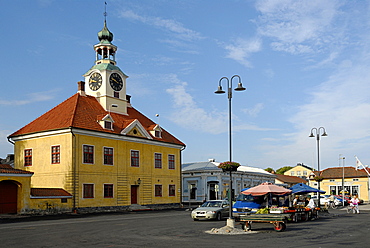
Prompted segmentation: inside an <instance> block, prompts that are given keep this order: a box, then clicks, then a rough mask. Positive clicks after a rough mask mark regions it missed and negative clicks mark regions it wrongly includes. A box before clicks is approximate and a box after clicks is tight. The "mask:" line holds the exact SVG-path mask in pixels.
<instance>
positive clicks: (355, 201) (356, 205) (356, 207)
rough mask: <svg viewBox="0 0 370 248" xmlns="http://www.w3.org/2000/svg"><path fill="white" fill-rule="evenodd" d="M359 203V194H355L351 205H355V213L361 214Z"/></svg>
mask: <svg viewBox="0 0 370 248" xmlns="http://www.w3.org/2000/svg"><path fill="white" fill-rule="evenodd" d="M359 203H360V200H359V199H358V198H357V195H354V196H353V197H352V198H351V205H353V206H354V208H355V211H354V213H357V214H359V213H360V208H359V207H358V205H359Z"/></svg>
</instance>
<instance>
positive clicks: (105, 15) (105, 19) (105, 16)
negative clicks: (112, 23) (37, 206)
mask: <svg viewBox="0 0 370 248" xmlns="http://www.w3.org/2000/svg"><path fill="white" fill-rule="evenodd" d="M104 3H105V6H104V21H107V2H104Z"/></svg>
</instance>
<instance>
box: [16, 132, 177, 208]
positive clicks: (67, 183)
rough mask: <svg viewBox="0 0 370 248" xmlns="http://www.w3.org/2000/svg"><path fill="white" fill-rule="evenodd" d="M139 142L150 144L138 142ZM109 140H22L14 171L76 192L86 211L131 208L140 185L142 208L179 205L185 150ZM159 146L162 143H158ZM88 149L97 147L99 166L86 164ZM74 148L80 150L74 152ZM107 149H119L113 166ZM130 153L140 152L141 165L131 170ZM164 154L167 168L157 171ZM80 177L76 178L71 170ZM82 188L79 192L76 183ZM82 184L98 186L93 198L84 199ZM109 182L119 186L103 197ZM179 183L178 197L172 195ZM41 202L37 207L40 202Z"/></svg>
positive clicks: (39, 185) (44, 184)
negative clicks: (28, 162)
mask: <svg viewBox="0 0 370 248" xmlns="http://www.w3.org/2000/svg"><path fill="white" fill-rule="evenodd" d="M138 140H139V142H141V141H146V140H145V139H140V138H139V139H138ZM139 142H129V141H122V140H117V139H108V138H103V137H101V136H89V135H82V134H74V135H72V134H71V133H68V134H59V135H53V136H45V137H41V138H34V139H26V140H20V141H17V142H16V143H15V167H16V168H17V169H23V170H28V171H32V172H34V175H33V177H32V181H31V187H34V188H63V189H65V190H67V191H68V192H69V193H71V194H75V196H76V198H75V203H74V204H73V205H75V206H76V207H77V208H81V207H104V206H126V205H130V204H131V192H130V191H131V185H138V179H139V178H140V180H141V183H140V185H138V204H141V205H148V204H169V203H180V201H181V200H180V193H179V189H180V185H181V177H180V175H181V163H180V149H179V148H172V147H166V146H161V143H159V142H158V143H156V144H147V143H143V142H142V143H139ZM157 144H158V145H157ZM53 145H60V148H61V162H60V164H52V163H51V146H53ZM83 145H93V146H94V164H84V163H83V150H82V149H83ZM72 147H75V149H72ZM103 147H112V148H113V149H114V165H113V166H112V165H104V160H103V159H104V156H103V154H104V152H103ZM24 149H32V160H33V161H32V166H24ZM131 150H138V151H139V152H140V166H139V167H131ZM156 152H157V153H162V169H156V168H154V153H156ZM169 154H173V155H175V169H174V170H170V169H168V155H169ZM74 163H75V164H76V167H75V170H76V174H77V175H78V176H77V177H76V178H75V180H73V177H72V174H73V173H72V172H73V169H74V167H73V166H72V164H74ZM74 181H75V183H76V185H77V187H76V188H75V189H76V191H75V190H74V187H73V182H74ZM83 184H94V198H91V199H87V198H83ZM104 184H113V185H114V190H113V192H114V197H113V198H104V186H103V185H104ZM155 184H160V185H162V197H155V196H154V187H155ZM170 184H174V185H175V188H176V190H175V191H176V195H175V196H169V192H168V191H169V190H168V188H169V185H170ZM35 204H36V203H35ZM35 204H34V205H33V206H36V205H37V204H36V205H35Z"/></svg>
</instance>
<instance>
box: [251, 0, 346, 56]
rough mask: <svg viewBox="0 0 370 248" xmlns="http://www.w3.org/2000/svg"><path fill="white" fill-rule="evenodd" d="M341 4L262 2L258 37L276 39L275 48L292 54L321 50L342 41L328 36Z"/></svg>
mask: <svg viewBox="0 0 370 248" xmlns="http://www.w3.org/2000/svg"><path fill="white" fill-rule="evenodd" d="M340 6H341V3H340V2H338V1H321V0H312V1H306V0H280V1H279V0H261V1H257V2H256V9H257V10H258V11H259V12H260V13H261V15H260V17H259V19H258V21H257V24H258V34H259V35H261V36H267V37H270V38H272V39H273V41H272V42H271V47H272V48H273V49H274V50H277V51H285V52H288V53H292V54H299V53H308V52H312V51H314V50H319V49H320V48H321V47H322V44H324V43H326V44H328V43H330V42H333V41H334V40H337V39H338V37H334V36H335V35H334V36H333V34H334V33H333V32H331V33H330V36H328V35H326V31H327V30H328V29H331V28H332V23H333V21H334V19H335V17H336V15H337V14H338V9H339V7H340Z"/></svg>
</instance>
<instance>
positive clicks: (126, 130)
mask: <svg viewBox="0 0 370 248" xmlns="http://www.w3.org/2000/svg"><path fill="white" fill-rule="evenodd" d="M135 127H137V128H138V129H139V131H140V132H141V134H142V135H144V136H145V138H147V139H153V137H152V136H151V135H150V134H149V133H148V132H147V131H146V130H145V128H144V127H143V125H141V123H140V122H139V121H138V120H137V119H135V120H134V121H133V122H131V123H130V124H129V125H128V126H127V127H126V128H125V129H123V130H122V131H121V134H123V135H127V134H128V133H129V132H130V131H131V130H132V129H134V128H135Z"/></svg>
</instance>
